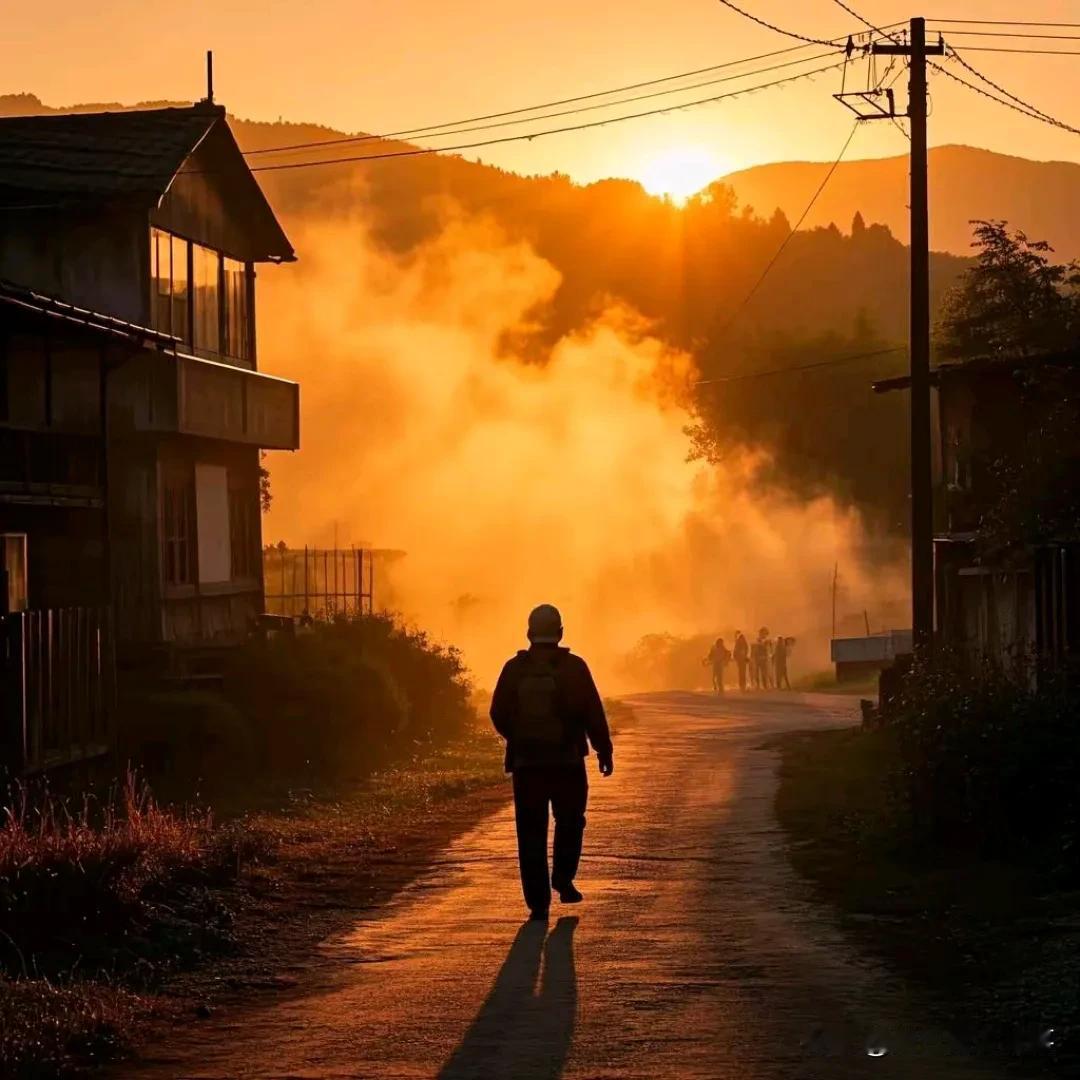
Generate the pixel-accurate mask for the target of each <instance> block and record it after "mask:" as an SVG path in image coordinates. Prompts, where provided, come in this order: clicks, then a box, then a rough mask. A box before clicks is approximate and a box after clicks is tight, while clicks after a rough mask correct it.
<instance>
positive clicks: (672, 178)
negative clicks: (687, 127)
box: [638, 146, 724, 203]
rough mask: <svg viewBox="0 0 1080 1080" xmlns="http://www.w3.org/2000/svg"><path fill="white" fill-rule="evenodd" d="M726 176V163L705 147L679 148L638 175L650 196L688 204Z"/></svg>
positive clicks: (659, 156) (654, 160)
mask: <svg viewBox="0 0 1080 1080" xmlns="http://www.w3.org/2000/svg"><path fill="white" fill-rule="evenodd" d="M723 172H724V166H723V162H721V160H720V159H719V158H718V157H717V156H716V154H714V153H712V152H711V151H709V150H706V149H705V148H704V147H702V146H677V147H671V148H670V149H668V150H664V151H663V152H662V153H659V154H657V155H656V156H655V157H653V158H650V159H649V161H647V162H646V163H645V165H644V166H643V167H642V169H641V170H640V172H639V174H638V179H639V180H640V181H641V185H642V187H644V188H645V190H646V191H647V192H649V194H650V195H667V196H669V197H670V198H671V199H672V201H673V202H677V203H684V202H686V200H687V199H688V198H689V197H690V196H691V195H694V194H696V193H697V192H699V191H700V190H701V189H702V188H703V187H705V186H706V185H708V184H709V183H711V182H712V181H713V180H715V179H716V178H717V177H718V176H721V175H722V174H723Z"/></svg>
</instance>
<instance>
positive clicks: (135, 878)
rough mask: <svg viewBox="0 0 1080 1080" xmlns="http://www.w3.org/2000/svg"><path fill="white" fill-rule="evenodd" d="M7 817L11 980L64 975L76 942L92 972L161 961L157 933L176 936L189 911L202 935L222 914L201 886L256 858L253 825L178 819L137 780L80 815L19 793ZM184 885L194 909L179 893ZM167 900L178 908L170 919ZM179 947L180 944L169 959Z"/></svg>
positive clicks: (0, 837) (6, 928)
mask: <svg viewBox="0 0 1080 1080" xmlns="http://www.w3.org/2000/svg"><path fill="white" fill-rule="evenodd" d="M2 814H3V816H2V819H0V971H8V972H10V973H12V974H21V975H23V976H26V975H27V974H34V973H39V972H42V971H45V972H50V971H54V972H55V971H62V970H63V965H64V964H70V962H71V959H72V951H73V949H72V942H73V941H78V942H79V950H78V951H79V953H80V954H81V956H82V961H83V963H84V966H90V967H93V966H95V965H100V966H109V967H114V966H116V965H117V964H120V965H123V964H124V963H125V961H126V962H129V963H133V962H136V961H141V960H146V959H153V954H154V953H155V951H156V950H155V945H154V942H153V941H152V937H153V932H154V929H155V927H156V928H157V929H161V928H162V927H163V926H165V924H172V929H173V930H175V929H176V928H177V925H178V923H177V920H178V918H179V914H180V910H181V909H182V908H184V907H185V906H186V907H187V908H188V909H189V910H188V915H189V919H188V920H187V922H188V924H189V929H191V930H192V931H196V930H197V929H198V928H197V927H196V925H195V923H194V922H193V921H192V918H194V919H196V920H200V921H201V920H205V919H206V916H207V915H208V914H210V912H208V910H207V909H206V905H205V903H204V898H202V897H201V896H199V895H198V886H200V885H205V884H207V883H211V882H215V881H220V880H223V879H227V878H231V877H233V876H235V874H236V872H237V870H238V868H239V866H240V863H241V861H242V860H243V858H244V857H245V856H246V855H250V854H252V853H253V851H252V848H251V847H250V840H251V838H250V837H249V836H248V835H247V834H246V833H245V831H244V829H243V828H242V827H241V826H233V827H231V828H227V829H218V828H215V827H214V826H213V822H212V820H211V817H210V815H209V814H207V813H200V812H195V811H188V812H177V811H173V810H169V809H166V808H164V807H162V806H160V805H158V803H157V802H155V800H154V799H153V797H152V796H151V794H150V791H149V789H148V788H147V786H146V785H145V783H142V782H140V781H139V780H137V779H136V778H135V777H134V775H132V774H129V775H128V777H127V779H126V782H125V783H124V785H123V787H122V788H121V789H120V790H119V791H117V792H114V793H113V794H112V796H111V797H109V798H107V799H106V800H104V802H103V803H98V802H96V801H95V800H93V799H90V798H86V799H84V800H83V802H82V804H81V806H80V807H79V809H78V810H77V811H75V812H73V811H72V810H71V809H70V808H69V806H68V804H67V803H65V802H63V801H61V800H60V799H58V798H56V797H55V796H52V795H50V794H48V793H45V794H44V795H41V796H39V797H36V798H35V797H32V796H31V794H30V792H29V791H28V789H27V788H26V787H23V786H18V787H16V788H14V789H12V792H11V798H10V800H9V802H8V805H7V806H6V807H4V808H3V811H2ZM184 886H190V887H191V892H190V893H189V895H188V896H187V898H186V903H185V902H183V898H181V899H178V898H177V897H176V895H175V893H176V891H177V888H178V887H181V888H182V887H184ZM167 891H168V892H170V893H171V894H173V895H172V896H171V899H170V907H169V909H168V910H162V911H158V910H157V909H156V907H155V905H156V903H157V901H158V900H159V898H160V897H161V896H163V895H164V893H165V892H167ZM210 921H212V920H210ZM199 934H201V931H199ZM199 934H197V935H196V936H199ZM187 936H189V937H190V935H187ZM178 947H181V943H180V942H178V941H177V940H176V939H175V934H172V935H171V938H170V940H169V942H168V943H167V944H166V945H165V949H167V950H173V951H175V949H176V948H178Z"/></svg>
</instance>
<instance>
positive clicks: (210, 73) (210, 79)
mask: <svg viewBox="0 0 1080 1080" xmlns="http://www.w3.org/2000/svg"><path fill="white" fill-rule="evenodd" d="M206 100H207V102H208V103H209V104H210V105H213V104H214V50H213V49H207V50H206Z"/></svg>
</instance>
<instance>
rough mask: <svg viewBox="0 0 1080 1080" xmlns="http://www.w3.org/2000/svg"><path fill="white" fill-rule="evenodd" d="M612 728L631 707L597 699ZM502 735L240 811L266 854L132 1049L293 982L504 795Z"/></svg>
mask: <svg viewBox="0 0 1080 1080" xmlns="http://www.w3.org/2000/svg"><path fill="white" fill-rule="evenodd" d="M605 705H606V707H607V710H608V717H609V721H610V724H611V728H612V733H613V736H614V737H615V738H616V739H617V738H618V732H619V730H620V729H625V728H627V727H628V726H630V725H631V724H632V723H633V722H634V720H635V716H634V713H633V710H632V709H630V707H629V706H628V705H626V704H624V703H622V702H620V701H613V700H608V701H605ZM510 794H511V787H510V783H509V780H508V778H507V776H506V774H505V773H504V771H503V744H502V742H501V740H499V739H497V738H496V737H495V736H494V734H493V733H491V732H490V731H489V730H488V729H487V727H486V724H483V723H481V725H480V726H479V727H478V729H477V731H476V732H475V733H474V734H472V735H470V736H468V737H466V738H463V739H460V740H458V741H457V742H455V743H453V744H451V745H449V746H447V747H444V748H442V749H440V750H439V751H437V752H436V753H435V754H434V755H432V756H427V757H425V758H423V759H417V760H414V761H410V762H407V763H404V764H402V765H401V766H400V767H398V768H394V769H388V770H386V771H383V772H381V773H378V774H376V775H374V776H372V777H371V778H370V779H369V780H367V781H365V782H364V783H362V784H360V785H359V786H357V787H355V788H354V789H352V790H350V791H348V792H345V793H342V792H339V793H337V794H334V795H321V796H320V795H318V794H315V793H312V792H297V793H294V797H293V800H292V803H291V805H290V806H288V807H286V808H282V809H276V810H273V811H268V812H263V813H258V814H250V815H248V816H247V818H246V821H247V823H248V824H249V825H250V827H251V828H252V829H253V830H254V831H255V832H256V833H258V834H260V835H261V836H263V837H268V838H269V841H270V843H269V845H268V849H269V851H270V853H271V854H270V856H269V857H268V858H264V859H261V860H259V861H257V862H255V863H254V864H252V865H251V866H249V867H247V868H246V869H245V870H244V872H243V873H242V874H241V875H240V877H239V878H238V880H237V881H236V883H235V884H234V885H232V886H230V887H229V889H228V890H227V892H225V893H223V895H222V896H221V898H220V899H221V903H222V905H223V906H224V907H225V908H226V909H227V910H229V911H230V912H231V929H232V933H231V944H230V947H229V948H228V950H227V951H225V952H223V953H221V954H220V955H215V956H213V957H207V958H206V961H205V962H204V963H200V964H197V965H196V966H194V967H191V968H189V969H187V970H184V971H177V972H175V973H173V974H171V975H170V976H168V977H167V978H166V979H165V980H164V981H163V982H162V984H161V985H160V986H159V987H157V988H156V989H155V993H154V994H153V995H152V997H151V998H150V999H149V1000H147V1001H146V1002H145V1003H146V1004H147V1005H148V1006H149V1007H148V1008H147V1009H146V1013H145V1018H144V1019H143V1020H142V1022H140V1023H139V1024H138V1025H137V1026H136V1027H135V1028H134V1029H133V1030H131V1031H129V1033H128V1035H129V1038H130V1042H131V1048H132V1049H131V1051H130V1052H129V1053H130V1054H133V1055H134V1056H136V1057H137V1056H138V1052H139V1047H140V1046H146V1045H149V1044H150V1043H152V1042H159V1041H161V1040H168V1039H169V1038H170V1036H171V1035H172V1034H173V1033H174V1032H175V1031H176V1030H177V1029H179V1028H188V1027H190V1025H191V1024H192V1023H195V1024H197V1023H198V1022H199V1021H200V1020H201V1019H205V1018H208V1017H210V1016H212V1015H214V1014H215V1013H217V1012H220V1011H221V1010H224V1009H235V1008H241V1007H243V1006H244V1005H246V1004H250V1003H251V1002H253V1001H256V1000H258V998H259V997H260V996H271V995H275V996H280V995H282V994H287V993H290V992H296V991H297V989H298V988H299V987H300V985H301V981H302V980H304V979H305V977H310V976H312V975H313V973H315V969H317V968H318V966H319V965H320V964H321V963H322V959H321V956H320V954H319V953H318V951H317V948H316V947H317V945H318V944H319V943H320V942H321V941H325V940H326V939H327V938H330V937H332V936H333V935H335V934H337V933H340V932H342V931H344V930H346V929H348V928H349V927H350V926H352V924H353V923H354V922H355V921H356V918H357V915H358V913H359V912H362V911H365V910H370V909H371V908H374V907H377V906H379V905H381V904H383V903H385V902H386V901H387V900H389V899H390V898H391V897H392V896H393V895H394V894H395V893H396V892H397V891H398V890H400V889H401V888H403V887H404V886H406V885H407V884H408V883H409V882H410V881H412V880H413V879H414V878H415V877H416V876H417V874H419V873H421V872H422V871H423V870H424V868H425V866H426V865H427V864H428V862H429V861H430V859H431V858H432V857H433V856H434V855H435V854H437V853H438V852H439V851H440V850H442V849H443V848H445V847H446V846H447V845H449V844H450V843H451V842H452V841H453V840H454V839H455V838H456V837H458V836H459V835H461V834H462V833H464V832H466V831H468V830H469V829H471V828H473V827H474V826H475V825H476V824H477V823H478V822H481V821H483V820H484V819H485V818H486V817H488V816H490V815H491V814H493V813H494V812H495V811H496V810H498V809H499V808H500V807H501V806H503V805H505V803H506V802H507V800H508V799H509V798H510Z"/></svg>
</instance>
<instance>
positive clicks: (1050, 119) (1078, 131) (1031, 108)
mask: <svg viewBox="0 0 1080 1080" xmlns="http://www.w3.org/2000/svg"><path fill="white" fill-rule="evenodd" d="M949 56H951V57H952V58H953V59H955V60H956V62H957V63H958V64H960V65H961V67H963V68H965V69H966V70H967V71H969V72H971V74H972V75H974V76H975V77H976V78H977V79H979V80H981V81H982V82H984V83H986V85H987V86H989V87H991V88H992V89H994V90H996V91H997V92H998V93H999V94H1002V95H1004V96H1005V97H1006V98H1008V99H1009V100H1010V101H1012V102H1013V103H1014V104H1016V105H1019V106H1022V107H1023V108H1024V109H1026V110H1028V112H1030V113H1032V114H1033V115H1034V116H1037V117H1038V118H1039V119H1041V120H1043V121H1044V122H1045V123H1047V124H1052V125H1053V126H1054V127H1057V128H1061V129H1062V130H1063V131H1071V132H1072V133H1073V134H1074V135H1080V128H1075V127H1073V126H1072V125H1071V124H1066V123H1065V122H1064V121H1063V120H1059V119H1058V118H1057V117H1056V116H1051V115H1050V114H1049V113H1046V112H1043V110H1042V109H1040V108H1038V106H1036V105H1032V104H1031V102H1030V101H1025V100H1024V98H1022V97H1018V96H1017V95H1016V94H1014V93H1013V92H1012V91H1011V90H1006V89H1005V87H1004V86H1002V85H1001V84H1000V83H997V82H994V80H993V79H991V78H990V77H989V76H987V75H984V74H983V73H982V72H981V71H979V69H978V68H976V67H974V66H973V65H972V64H969V63H968V62H967V61H966V60H965V59H964V58H963V57H962V56H960V54H959V53H958V52H957V51H956V49H954V48H952V47H951V46H950V48H949ZM935 66H936V65H935ZM938 70H939V71H943V70H944V68H938Z"/></svg>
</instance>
